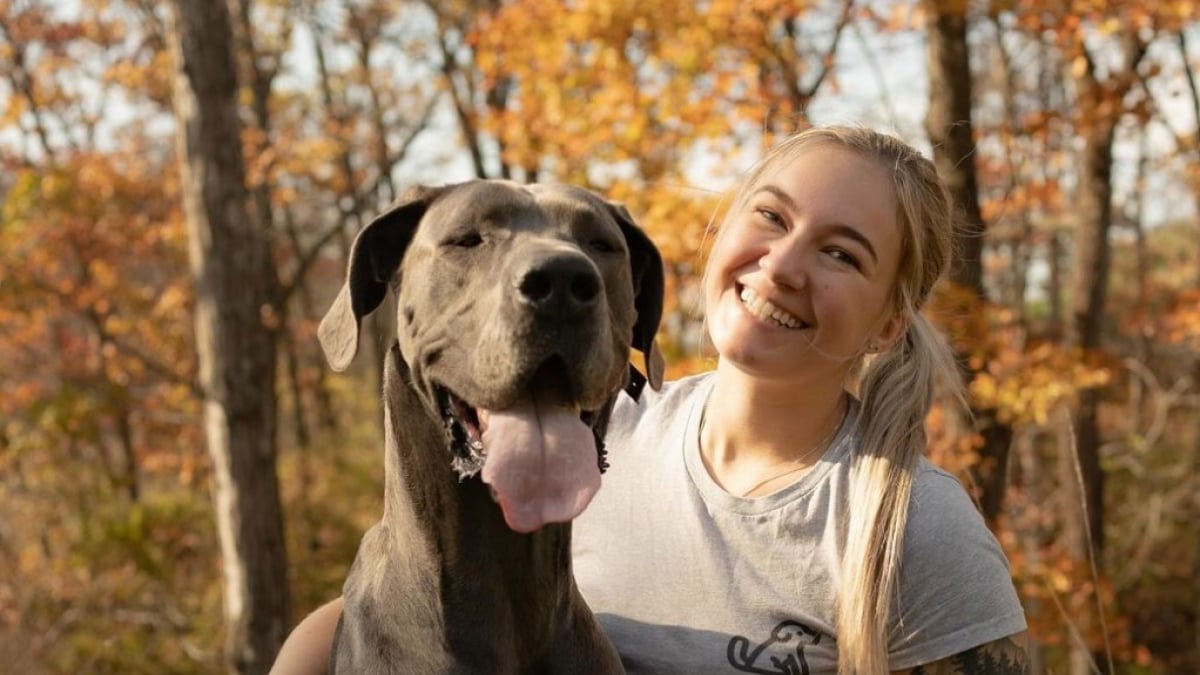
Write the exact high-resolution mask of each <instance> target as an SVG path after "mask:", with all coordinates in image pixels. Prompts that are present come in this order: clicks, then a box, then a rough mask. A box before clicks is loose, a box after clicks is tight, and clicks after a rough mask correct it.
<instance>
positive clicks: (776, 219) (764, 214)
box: [754, 208, 783, 225]
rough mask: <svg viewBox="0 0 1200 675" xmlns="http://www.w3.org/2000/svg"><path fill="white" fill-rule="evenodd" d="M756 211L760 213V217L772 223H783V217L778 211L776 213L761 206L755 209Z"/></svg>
mask: <svg viewBox="0 0 1200 675" xmlns="http://www.w3.org/2000/svg"><path fill="white" fill-rule="evenodd" d="M754 212H755V213H756V214H758V217H759V218H762V219H763V220H765V221H767V222H768V223H771V224H772V225H783V218H781V217H780V216H779V214H778V213H775V212H774V211H772V210H771V209H763V208H760V209H755V210H754Z"/></svg>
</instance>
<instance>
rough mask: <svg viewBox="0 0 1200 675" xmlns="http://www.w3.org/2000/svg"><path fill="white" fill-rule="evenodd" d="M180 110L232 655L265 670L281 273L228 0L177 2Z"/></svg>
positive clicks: (273, 631) (276, 558)
mask: <svg viewBox="0 0 1200 675" xmlns="http://www.w3.org/2000/svg"><path fill="white" fill-rule="evenodd" d="M173 9H174V20H175V26H174V30H173V31H172V32H171V34H170V37H171V39H172V51H173V53H174V55H175V58H176V67H177V74H176V77H175V84H174V106H175V111H176V116H177V121H178V129H177V139H178V140H177V143H178V153H179V161H180V163H181V180H182V193H183V202H184V213H185V216H186V220H187V229H188V239H189V259H190V263H191V270H192V277H193V282H194V285H195V293H196V309H195V330H196V350H197V354H198V357H199V368H200V386H201V387H202V389H203V392H204V431H205V438H206V441H207V445H208V450H209V454H210V456H211V458H212V462H213V467H212V470H213V502H214V505H215V508H216V518H217V529H218V533H219V537H220V542H221V552H222V557H223V564H222V570H223V574H224V583H225V621H226V631H227V637H226V658H227V661H228V665H229V667H230V668H231V669H232V670H234V671H236V672H242V673H266V672H267V670H268V669H269V668H270V665H271V663H272V661H273V660H274V657H275V654H276V652H277V651H278V648H279V645H280V644H282V642H283V638H284V637H285V636H286V632H287V627H288V586H287V564H286V552H285V548H284V540H283V520H282V513H281V509H280V503H279V485H278V478H277V476H276V469H275V460H276V447H275V432H276V429H275V425H276V400H275V359H276V335H275V331H276V329H277V324H278V312H277V310H276V308H275V306H274V301H275V299H276V297H277V291H276V289H275V285H276V283H277V282H276V277H275V272H274V266H273V264H272V260H271V253H270V247H269V243H268V237H267V233H266V231H265V230H264V228H263V227H261V225H260V224H259V223H258V222H256V219H255V218H254V216H253V215H252V214H253V213H254V212H253V211H252V210H251V199H250V193H249V190H248V189H247V187H246V170H245V165H244V160H243V156H242V152H243V150H242V144H241V142H240V140H241V138H242V127H241V123H240V121H239V118H238V106H237V94H238V86H237V77H236V70H235V62H234V57H233V52H232V49H231V46H232V44H233V31H232V25H231V18H230V15H229V10H228V7H227V6H226V5H225V3H224V2H223V0H179V1H177V2H175V3H173Z"/></svg>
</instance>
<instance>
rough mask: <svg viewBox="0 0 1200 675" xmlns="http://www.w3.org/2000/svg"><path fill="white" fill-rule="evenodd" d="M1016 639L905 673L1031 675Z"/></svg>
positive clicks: (979, 648)
mask: <svg viewBox="0 0 1200 675" xmlns="http://www.w3.org/2000/svg"><path fill="white" fill-rule="evenodd" d="M1013 637H1015V636H1013ZM1013 637H1006V638H1002V639H1000V640H996V641H995V642H989V643H987V644H983V645H980V646H978V647H974V648H972V649H968V650H966V651H965V652H959V653H958V654H955V655H954V656H950V657H947V658H944V659H942V660H941V661H935V662H933V663H927V664H925V665H922V666H917V667H916V668H913V669H912V670H909V671H903V672H906V673H907V674H908V675H1028V673H1029V656H1028V655H1027V654H1026V653H1025V648H1024V647H1022V646H1021V645H1020V644H1018V643H1017V641H1016V640H1014V639H1013Z"/></svg>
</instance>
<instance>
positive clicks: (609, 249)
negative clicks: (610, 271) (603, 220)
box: [588, 239, 621, 253]
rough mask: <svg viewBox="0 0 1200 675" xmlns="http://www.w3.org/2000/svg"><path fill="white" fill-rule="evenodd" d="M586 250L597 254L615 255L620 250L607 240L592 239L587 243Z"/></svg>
mask: <svg viewBox="0 0 1200 675" xmlns="http://www.w3.org/2000/svg"><path fill="white" fill-rule="evenodd" d="M588 248H589V249H591V250H593V251H595V252H597V253H617V252H618V251H620V250H621V247H619V246H617V245H616V244H614V243H613V242H612V241H611V240H609V239H593V240H591V241H589V242H588Z"/></svg>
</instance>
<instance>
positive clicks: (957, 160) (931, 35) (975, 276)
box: [925, 0, 1013, 524]
mask: <svg viewBox="0 0 1200 675" xmlns="http://www.w3.org/2000/svg"><path fill="white" fill-rule="evenodd" d="M926 7H927V9H928V10H929V17H930V19H929V20H930V23H929V30H928V35H927V37H926V40H927V44H928V59H929V63H928V66H929V110H928V112H927V113H926V118H925V128H926V132H927V133H928V134H929V140H930V143H931V144H932V145H933V158H934V163H935V164H936V165H937V169H938V174H939V175H940V176H941V177H942V180H943V181H945V182H946V185H947V186H948V187H949V188H950V193H951V196H952V198H953V200H954V203H955V207H956V209H957V210H958V211H959V212H960V213H959V215H960V222H961V224H962V227H961V228H960V229H959V230H958V234H957V239H956V241H955V251H956V253H958V255H957V257H956V258H955V259H954V264H953V266H952V268H951V270H950V279H951V281H952V282H954V283H955V284H956V285H958V286H961V287H963V288H965V289H967V290H969V291H970V292H971V293H973V294H974V295H975V297H976V302H977V303H978V304H980V305H982V304H983V303H985V302H986V299H987V298H986V293H985V292H984V288H983V235H984V229H985V228H984V223H983V216H982V215H981V213H980V209H979V181H978V179H977V177H976V171H975V162H974V161H973V159H972V158H973V157H974V156H975V139H974V129H973V125H972V123H971V63H970V58H969V53H968V49H967V16H966V4H965V3H962V2H947V1H946V0H926ZM967 357H968V355H967V354H959V364H960V366H961V369H962V372H963V377H964V379H965V380H966V381H967V382H970V380H972V379H973V378H974V377H975V373H974V372H972V370H971V368H970V366H968V358H967ZM972 412H973V413H974V417H975V431H976V432H977V433H979V434H980V436H981V438H982V441H983V445H982V447H981V448H980V449H979V457H980V459H979V462H978V464H976V465H975V466H974V467H973V468H972V473H973V474H974V475H973V476H972V478H973V479H974V481H975V483H976V485H978V486H979V488H980V494H979V502H980V506H981V508H982V510H983V514H984V517H985V518H987V520H988V522H989V523H990V524H994V523H995V521H996V519H997V518H999V517H1000V515H1001V514H1002V513H1003V508H1004V489H1005V483H1006V482H1007V474H1008V470H1007V467H1008V455H1009V449H1010V447H1011V445H1012V437H1013V432H1012V428H1011V427H1009V426H1008V425H1006V424H1003V423H1001V422H1000V420H999V419H998V416H997V414H996V410H994V409H991V408H987V409H975V410H973V411H972ZM958 422H959V424H958V425H959V427H960V428H962V429H964V430H965V429H967V428H969V425H970V422H969V420H967V419H961V420H959V421H958Z"/></svg>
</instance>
